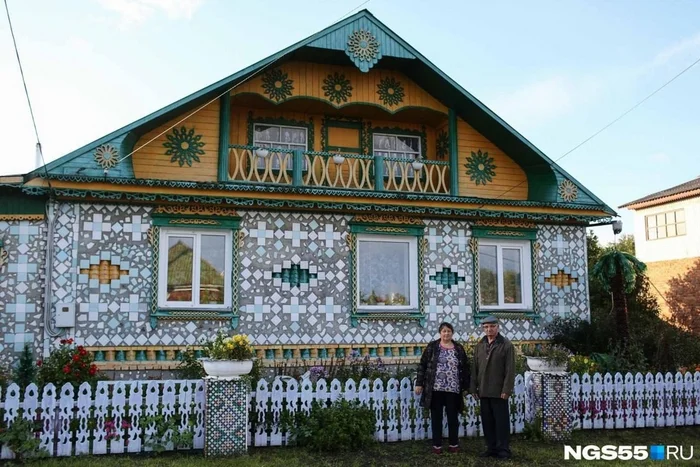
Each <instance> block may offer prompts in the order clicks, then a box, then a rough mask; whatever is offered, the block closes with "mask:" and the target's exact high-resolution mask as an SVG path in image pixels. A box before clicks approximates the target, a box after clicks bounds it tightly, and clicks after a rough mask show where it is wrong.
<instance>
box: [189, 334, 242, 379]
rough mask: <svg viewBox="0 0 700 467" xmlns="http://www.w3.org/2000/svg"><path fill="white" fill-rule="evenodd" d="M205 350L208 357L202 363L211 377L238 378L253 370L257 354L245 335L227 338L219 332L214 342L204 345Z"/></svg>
mask: <svg viewBox="0 0 700 467" xmlns="http://www.w3.org/2000/svg"><path fill="white" fill-rule="evenodd" d="M204 350H205V353H206V354H207V355H208V357H206V358H201V359H200V361H201V362H202V366H203V367H204V371H205V372H206V374H207V375H209V376H216V377H219V378H236V377H239V376H242V375H247V374H248V373H250V371H251V370H252V369H253V357H254V356H255V352H254V351H253V346H252V345H251V344H250V339H249V338H248V336H246V335H245V334H236V335H235V336H230V337H227V336H225V335H224V334H223V333H221V332H219V333H218V334H217V335H216V337H215V338H214V340H212V341H209V342H207V343H206V344H205V345H204Z"/></svg>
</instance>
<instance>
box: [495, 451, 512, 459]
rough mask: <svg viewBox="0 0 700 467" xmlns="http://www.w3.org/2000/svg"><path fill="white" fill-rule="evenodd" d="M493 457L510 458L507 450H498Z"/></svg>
mask: <svg viewBox="0 0 700 467" xmlns="http://www.w3.org/2000/svg"><path fill="white" fill-rule="evenodd" d="M495 457H496V458H497V459H510V458H511V454H510V453H508V452H499V453H498V454H496V456H495Z"/></svg>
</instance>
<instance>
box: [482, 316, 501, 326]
mask: <svg viewBox="0 0 700 467" xmlns="http://www.w3.org/2000/svg"><path fill="white" fill-rule="evenodd" d="M481 324H498V318H496V317H495V316H487V317H486V318H482V319H481Z"/></svg>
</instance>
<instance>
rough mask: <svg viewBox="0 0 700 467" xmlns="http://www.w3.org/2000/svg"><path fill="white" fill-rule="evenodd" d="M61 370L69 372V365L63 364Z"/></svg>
mask: <svg viewBox="0 0 700 467" xmlns="http://www.w3.org/2000/svg"><path fill="white" fill-rule="evenodd" d="M63 372H64V373H65V374H68V373H70V367H69V366H68V365H66V366H64V367H63Z"/></svg>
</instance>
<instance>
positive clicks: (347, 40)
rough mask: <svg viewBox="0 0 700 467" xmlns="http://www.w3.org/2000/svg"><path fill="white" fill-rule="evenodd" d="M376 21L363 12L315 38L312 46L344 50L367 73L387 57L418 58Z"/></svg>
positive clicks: (311, 43) (310, 44) (309, 45)
mask: <svg viewBox="0 0 700 467" xmlns="http://www.w3.org/2000/svg"><path fill="white" fill-rule="evenodd" d="M375 21H376V20H374V19H373V18H370V17H368V16H360V17H358V18H357V19H356V20H354V21H352V22H350V23H347V24H345V25H343V26H341V27H339V28H337V29H334V30H332V31H330V32H328V33H327V34H324V35H323V36H321V37H319V38H317V39H315V40H313V41H312V42H310V43H309V44H308V47H318V48H322V49H330V50H342V51H344V52H345V54H346V55H347V56H348V58H350V61H352V63H353V64H354V65H355V66H356V67H357V68H358V69H359V70H360V71H362V72H363V73H367V72H368V71H369V70H370V69H371V68H372V67H373V66H374V65H376V64H377V63H378V62H379V60H381V59H382V58H383V57H397V58H408V59H412V58H416V56H415V55H414V54H413V53H411V52H410V51H409V50H408V49H407V48H406V47H404V45H403V44H401V43H400V42H399V41H397V40H396V39H394V38H393V37H392V36H390V35H389V34H387V31H386V28H385V27H384V26H382V25H380V24H378V22H375Z"/></svg>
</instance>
